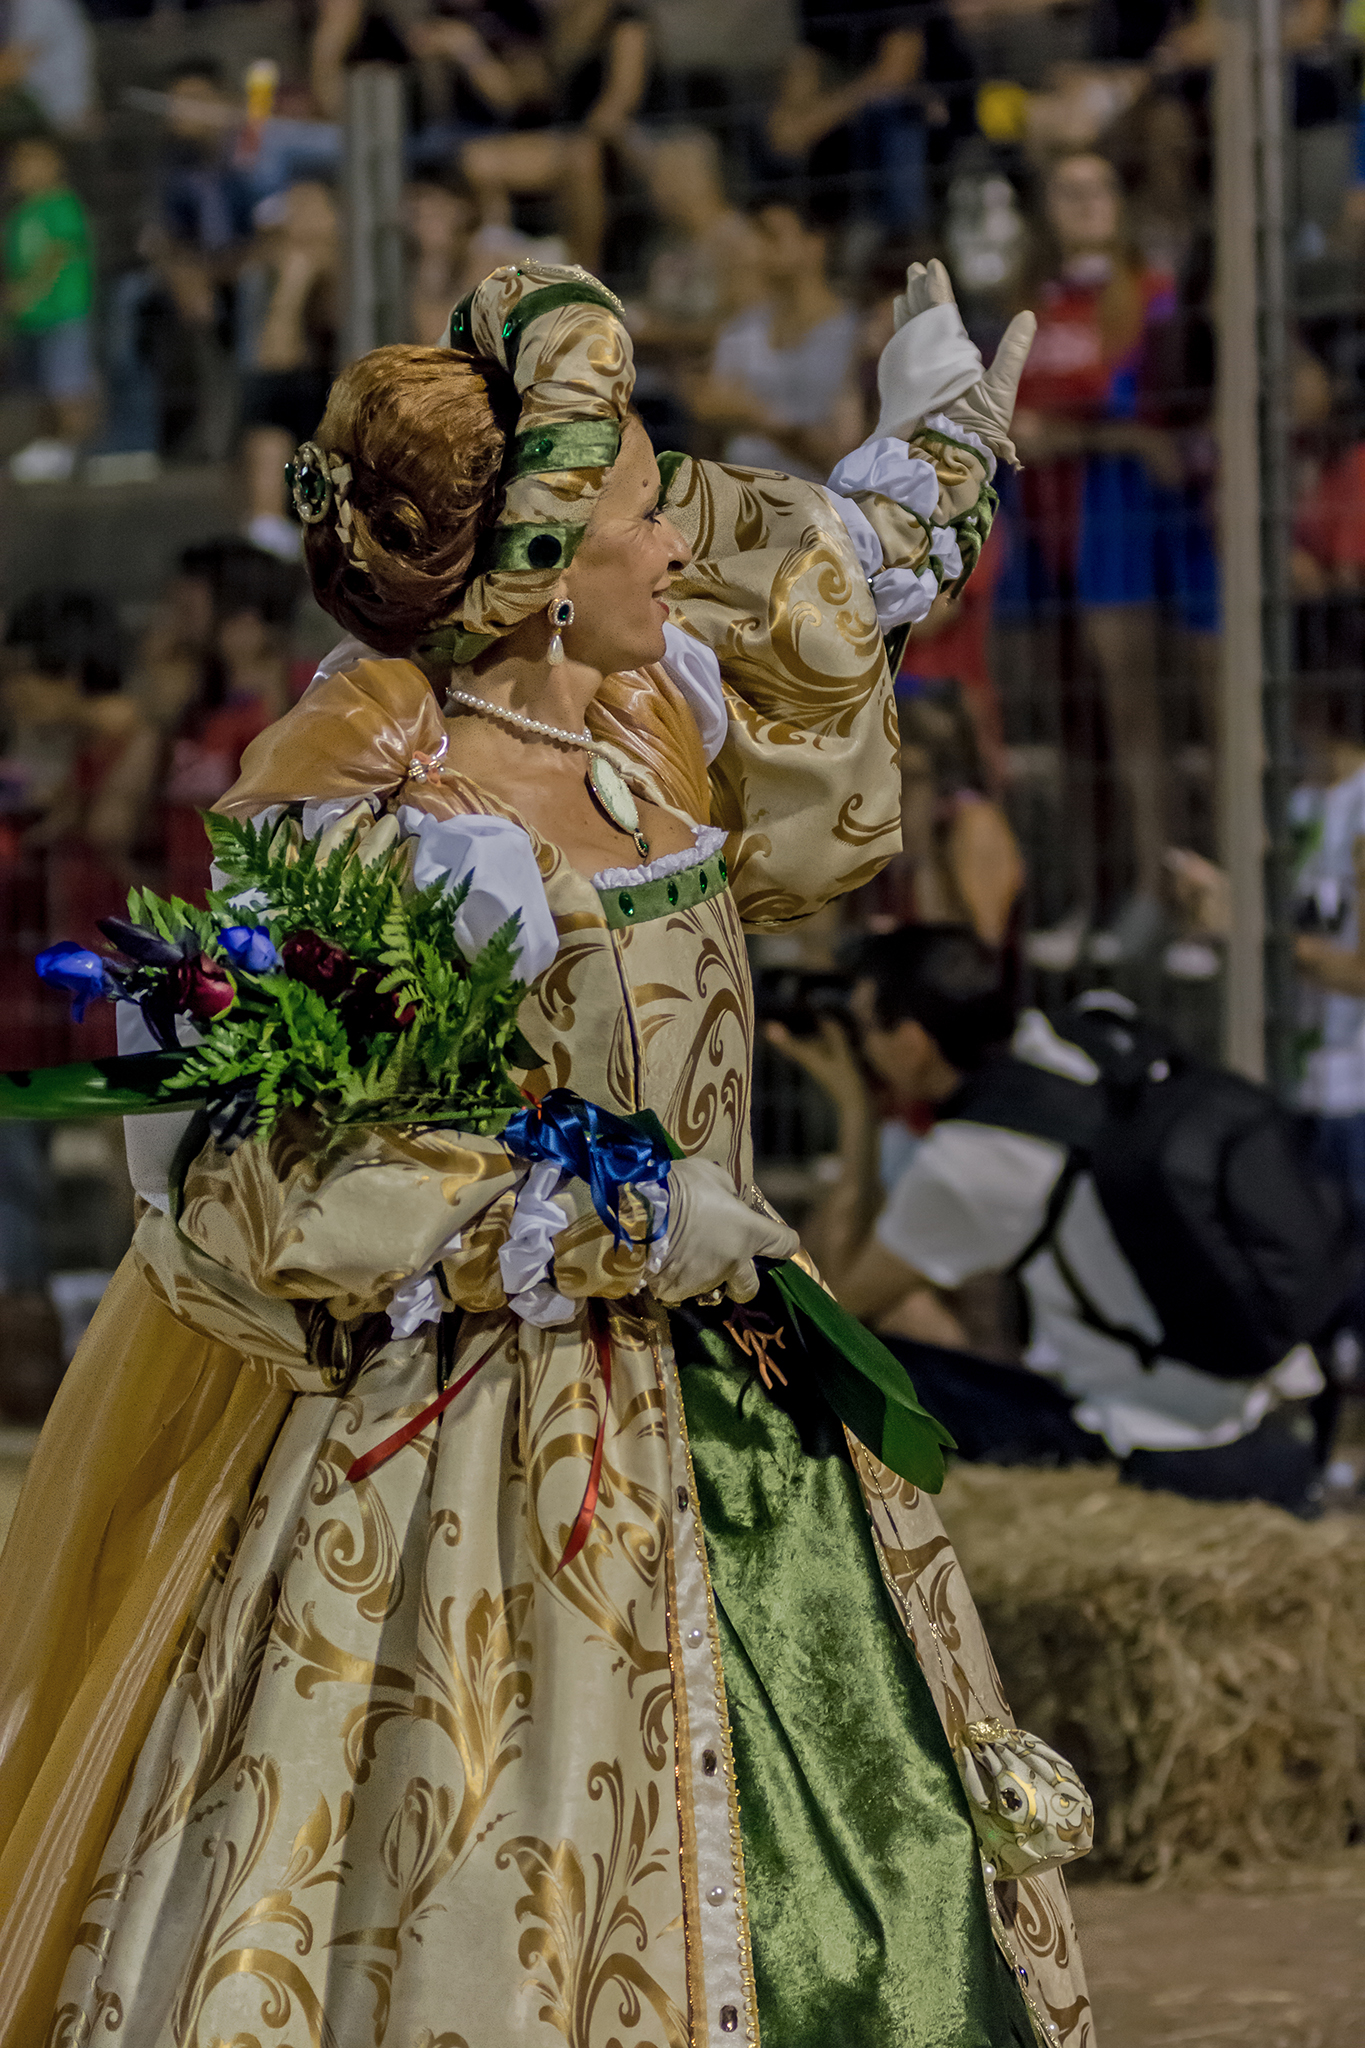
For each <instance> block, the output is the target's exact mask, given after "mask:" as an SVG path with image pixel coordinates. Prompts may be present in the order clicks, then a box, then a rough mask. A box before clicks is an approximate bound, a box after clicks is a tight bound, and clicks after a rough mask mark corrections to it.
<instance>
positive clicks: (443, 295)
mask: <svg viewBox="0 0 1365 2048" xmlns="http://www.w3.org/2000/svg"><path fill="white" fill-rule="evenodd" d="M403 214H404V220H405V223H406V226H407V231H408V249H409V267H408V280H409V281H408V339H409V340H410V341H419V342H430V343H439V342H441V341H444V339H445V338H446V334H447V332H448V329H449V326H450V313H451V308H452V307H454V306H457V305H458V304H459V302H460V300H461V299H462V298H463V297H464V295H465V292H466V290H467V289H468V287H467V286H466V284H465V278H466V276H467V275H468V272H469V261H470V248H471V244H472V242H473V238H474V229H475V226H476V223H477V219H478V216H477V213H476V211H475V207H474V202H473V200H472V199H471V198H470V197H469V196H468V194H466V193H463V192H455V191H452V190H451V189H450V187H449V186H447V185H438V184H436V183H435V182H434V181H433V180H429V179H423V180H422V181H421V182H419V183H416V184H412V185H409V186H408V188H407V191H406V192H405V193H404V195H403ZM492 267H493V266H492V265H490V266H489V268H490V269H491V268H492ZM485 274H486V273H485ZM474 281H475V282H477V281H478V280H477V279H476V280H474Z"/></svg>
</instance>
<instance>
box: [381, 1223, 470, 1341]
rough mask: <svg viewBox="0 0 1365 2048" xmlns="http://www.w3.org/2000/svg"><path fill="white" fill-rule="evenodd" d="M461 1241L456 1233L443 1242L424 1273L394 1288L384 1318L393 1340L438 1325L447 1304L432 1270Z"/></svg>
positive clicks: (411, 1335)
mask: <svg viewBox="0 0 1365 2048" xmlns="http://www.w3.org/2000/svg"><path fill="white" fill-rule="evenodd" d="M462 1241H463V1240H462V1236H461V1233H460V1232H459V1231H458V1230H457V1231H456V1232H455V1234H454V1236H453V1237H448V1238H447V1239H446V1241H445V1243H444V1244H443V1245H442V1246H441V1249H440V1250H439V1251H438V1252H437V1254H436V1257H435V1259H433V1261H432V1263H431V1264H430V1265H429V1266H428V1267H427V1268H426V1270H425V1272H422V1273H414V1274H413V1275H412V1277H411V1278H410V1279H408V1280H405V1281H404V1282H403V1284H402V1286H401V1287H397V1288H395V1289H394V1294H393V1299H392V1301H391V1302H390V1303H389V1308H388V1316H389V1327H390V1329H391V1330H392V1331H393V1334H394V1336H395V1337H415V1336H416V1335H417V1332H418V1331H419V1330H421V1329H424V1328H425V1326H426V1325H427V1324H428V1323H439V1322H440V1320H441V1316H442V1314H443V1312H444V1311H445V1310H446V1309H447V1308H448V1307H449V1306H450V1304H449V1302H448V1300H447V1299H446V1296H445V1293H444V1291H443V1290H442V1288H441V1284H440V1282H439V1281H438V1280H437V1278H436V1268H437V1266H438V1265H439V1264H440V1262H441V1260H442V1259H444V1258H448V1257H449V1255H450V1254H451V1253H452V1252H457V1251H458V1250H459V1249H460V1245H461V1243H462Z"/></svg>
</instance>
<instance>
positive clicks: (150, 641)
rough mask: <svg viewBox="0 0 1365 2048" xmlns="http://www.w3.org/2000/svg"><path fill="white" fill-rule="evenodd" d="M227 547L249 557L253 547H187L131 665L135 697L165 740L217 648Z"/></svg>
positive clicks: (228, 544) (247, 544) (239, 543)
mask: <svg viewBox="0 0 1365 2048" xmlns="http://www.w3.org/2000/svg"><path fill="white" fill-rule="evenodd" d="M224 546H226V547H228V548H232V549H240V550H242V551H243V552H244V551H245V550H246V549H248V548H249V547H250V542H249V541H245V540H238V539H237V538H235V537H234V538H233V539H232V540H231V541H228V542H226V543H222V542H217V543H214V542H210V543H209V544H208V545H207V546H204V545H200V546H196V547H192V548H186V550H185V552H184V553H183V554H182V555H181V557H180V561H179V564H178V567H177V570H176V573H175V575H174V576H172V578H171V580H170V582H169V583H168V584H167V586H166V588H165V590H164V591H162V593H161V595H160V597H159V598H158V600H157V602H156V604H155V605H154V606H153V607H152V612H151V616H150V618H149V619H148V621H147V624H146V626H145V627H144V629H143V632H142V635H141V637H140V639H139V642H138V646H137V651H136V653H135V654H134V656H133V659H132V662H131V663H130V667H129V690H130V694H131V695H132V696H133V697H134V698H135V700H136V702H137V703H138V705H139V706H140V707H141V710H142V713H143V716H144V717H145V718H147V719H148V720H149V721H150V723H151V724H152V725H153V726H155V728H156V730H157V732H158V733H160V734H161V736H162V738H163V740H165V739H169V737H170V736H171V735H172V734H173V733H174V731H175V729H176V727H177V726H178V725H179V723H180V718H181V714H182V713H183V712H184V710H185V707H186V706H187V705H188V704H189V703H190V702H191V701H192V699H193V698H194V697H195V696H196V695H197V694H198V691H199V687H200V683H201V680H202V677H203V670H204V664H205V662H206V661H207V660H208V657H209V653H210V651H211V649H212V645H213V635H214V629H215V623H216V599H215V580H216V576H217V565H218V557H219V552H220V550H221V549H222V548H223V547H224ZM252 553H253V554H254V553H255V550H254V549H253V550H252Z"/></svg>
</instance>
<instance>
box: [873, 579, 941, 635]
mask: <svg viewBox="0 0 1365 2048" xmlns="http://www.w3.org/2000/svg"><path fill="white" fill-rule="evenodd" d="M937 596H938V578H937V576H936V575H935V574H934V572H933V570H932V568H928V567H926V568H923V569H911V568H908V567H907V568H901V569H883V570H881V571H880V572H879V574H878V575H876V576H874V577H873V579H872V602H873V604H875V605H876V607H877V624H878V625H879V626H880V627H881V629H882V631H883V633H889V632H890V631H891V629H892V628H893V626H906V625H909V626H917V625H918V624H919V622H920V620H921V619H925V618H928V616H929V607H930V605H931V604H932V603H933V601H934V599H935V598H936V597H937Z"/></svg>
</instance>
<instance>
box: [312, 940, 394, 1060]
mask: <svg viewBox="0 0 1365 2048" xmlns="http://www.w3.org/2000/svg"><path fill="white" fill-rule="evenodd" d="M280 955H281V958H282V960H283V962H284V971H285V973H286V974H288V975H291V976H292V977H293V979H294V980H295V981H301V982H303V983H304V984H305V985H306V986H307V987H308V988H313V989H316V990H317V992H318V994H319V995H321V996H327V997H328V998H329V999H330V1000H331V1001H333V1002H334V1003H335V1004H336V1007H337V1014H338V1015H339V1017H340V1018H341V1021H342V1023H343V1024H344V1025H345V1027H346V1035H347V1037H348V1038H351V1039H354V1040H357V1041H359V1042H361V1043H363V1042H364V1041H365V1040H367V1039H370V1038H373V1037H375V1036H376V1034H377V1033H379V1032H381V1031H401V1030H403V1029H404V1027H405V1026H406V1025H408V1024H411V1022H412V1020H413V1018H414V1017H415V1016H416V1015H417V1005H416V1004H415V1003H405V1004H403V1006H402V1008H401V1009H400V1007H399V1004H398V998H397V996H396V995H394V994H393V993H391V992H390V993H387V994H384V995H381V994H380V992H379V984H380V982H381V981H382V980H383V979H384V970H383V968H380V967H363V966H362V965H361V964H360V962H359V961H358V960H355V959H352V957H351V955H350V954H349V953H343V952H342V950H341V948H340V946H331V945H329V944H328V943H327V941H326V939H322V938H319V937H318V934H317V933H316V932H295V933H294V934H293V936H292V937H290V938H287V939H286V940H285V942H284V944H283V945H282V946H281V948H280Z"/></svg>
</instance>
